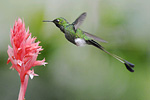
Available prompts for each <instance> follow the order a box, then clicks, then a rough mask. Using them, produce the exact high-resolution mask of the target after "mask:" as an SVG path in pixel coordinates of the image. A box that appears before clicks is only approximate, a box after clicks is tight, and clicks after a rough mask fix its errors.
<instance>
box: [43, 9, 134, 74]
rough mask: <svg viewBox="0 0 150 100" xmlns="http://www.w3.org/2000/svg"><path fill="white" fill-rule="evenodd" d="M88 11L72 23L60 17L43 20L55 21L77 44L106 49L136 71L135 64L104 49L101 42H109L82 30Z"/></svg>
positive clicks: (68, 38) (130, 69)
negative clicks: (81, 26)
mask: <svg viewBox="0 0 150 100" xmlns="http://www.w3.org/2000/svg"><path fill="white" fill-rule="evenodd" d="M86 15H87V14H86V12H84V13H82V14H81V15H80V16H79V17H78V18H77V19H76V20H75V21H74V22H73V23H72V24H69V22H68V21H67V20H66V19H65V18H63V17H59V18H56V19H54V20H52V21H50V20H43V22H52V23H54V24H55V25H56V26H57V27H58V28H59V29H60V30H61V31H62V32H63V33H64V35H65V38H66V39H67V40H68V41H69V42H71V43H73V44H75V45H76V46H85V45H92V46H95V47H97V48H98V49H100V50H102V51H104V52H105V53H107V54H109V55H110V56H112V57H114V58H115V59H117V60H118V61H120V62H121V63H123V64H124V65H125V67H126V68H127V69H128V70H129V71H130V72H134V70H133V68H134V64H132V63H130V62H128V61H127V60H125V59H123V58H121V57H119V56H117V55H115V54H112V53H110V52H108V51H106V50H105V49H104V47H103V46H102V45H100V44H99V43H98V42H97V41H99V42H107V41H105V40H103V39H101V38H99V37H97V36H95V35H92V34H90V33H88V32H85V31H83V30H81V29H80V28H79V27H80V25H81V24H82V23H83V21H84V19H85V18H86Z"/></svg>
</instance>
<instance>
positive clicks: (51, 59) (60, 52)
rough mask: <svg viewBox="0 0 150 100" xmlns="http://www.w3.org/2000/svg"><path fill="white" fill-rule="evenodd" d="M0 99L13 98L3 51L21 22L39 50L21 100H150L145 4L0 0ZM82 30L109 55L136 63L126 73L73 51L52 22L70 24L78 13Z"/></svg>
mask: <svg viewBox="0 0 150 100" xmlns="http://www.w3.org/2000/svg"><path fill="white" fill-rule="evenodd" d="M0 1H1V3H0V100H17V98H18V93H19V89H20V79H19V76H18V73H17V72H16V71H15V70H14V71H13V70H10V69H9V67H10V66H11V64H8V65H7V64H6V62H7V58H8V55H7V48H8V45H10V27H13V24H14V23H15V20H17V18H18V17H20V18H22V19H24V21H25V24H26V28H27V27H28V26H29V29H30V32H31V33H32V36H36V37H37V40H39V41H41V43H40V45H42V46H43V48H44V50H43V51H42V52H41V54H40V55H39V57H38V59H39V60H40V59H43V58H46V62H48V65H46V66H45V67H44V66H37V67H35V68H34V69H35V73H37V74H39V77H34V79H33V80H31V79H29V83H28V88H27V91H26V96H25V97H26V100H150V61H149V60H150V46H149V43H150V39H149V38H150V12H149V11H150V0H24V1H23V0H0ZM83 12H87V18H86V20H85V21H84V23H83V25H82V26H81V29H83V30H85V31H87V32H89V33H92V34H95V35H97V36H99V37H102V38H103V39H105V40H107V41H108V42H109V43H101V45H102V46H104V47H105V48H106V49H107V50H108V51H110V52H111V53H115V54H117V55H119V56H121V57H123V58H125V59H126V60H128V61H130V62H132V63H134V64H135V68H134V69H135V72H134V73H130V72H129V71H128V70H126V68H125V67H124V65H123V64H122V63H120V62H118V61H117V60H116V59H114V58H112V57H110V56H109V55H107V54H105V53H104V52H101V51H100V50H98V49H97V48H95V47H92V46H85V47H76V46H75V45H73V44H71V43H69V42H68V41H67V40H66V39H65V37H64V34H63V33H61V32H60V30H59V29H58V28H56V26H55V25H54V24H52V23H43V22H42V20H53V19H55V18H57V17H64V18H66V19H67V20H68V21H69V22H70V23H72V22H73V21H74V20H75V19H76V18H77V17H78V16H79V15H80V14H81V13H83Z"/></svg>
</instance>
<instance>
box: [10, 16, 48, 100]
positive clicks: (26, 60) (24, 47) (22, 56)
mask: <svg viewBox="0 0 150 100" xmlns="http://www.w3.org/2000/svg"><path fill="white" fill-rule="evenodd" d="M35 40H36V38H35V37H34V38H31V33H29V28H28V30H27V31H26V29H25V24H24V22H22V20H21V19H20V18H18V21H16V22H15V25H14V27H13V29H11V36H10V41H11V45H12V48H11V47H10V46H9V45H8V50H7V53H8V56H9V58H8V61H7V63H9V62H11V63H12V66H11V67H10V68H12V69H16V70H17V72H18V73H19V76H20V80H21V87H20V93H19V96H18V100H24V97H25V92H26V88H27V84H28V79H29V76H30V77H31V79H33V77H34V76H38V75H37V74H35V73H34V70H33V69H32V70H30V69H31V67H34V66H37V65H45V64H47V63H46V62H45V59H43V60H41V61H39V60H38V61H37V60H36V59H37V56H38V54H39V52H40V51H42V50H43V49H42V46H39V43H40V42H39V41H38V42H35Z"/></svg>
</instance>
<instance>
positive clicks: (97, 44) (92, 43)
mask: <svg viewBox="0 0 150 100" xmlns="http://www.w3.org/2000/svg"><path fill="white" fill-rule="evenodd" d="M87 43H88V44H90V45H93V46H95V47H97V48H99V49H101V50H102V51H104V52H105V53H107V54H109V55H111V56H112V57H114V58H115V59H117V60H118V61H120V62H121V63H123V64H124V65H125V66H126V68H127V69H128V70H129V71H130V72H134V70H133V68H134V64H132V63H130V62H128V61H126V60H125V59H123V58H121V57H119V56H117V55H115V54H111V53H110V52H108V51H106V50H105V49H104V47H102V46H101V45H100V44H99V43H97V42H96V41H94V40H88V41H87Z"/></svg>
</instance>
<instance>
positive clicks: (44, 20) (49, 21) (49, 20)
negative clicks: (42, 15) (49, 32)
mask: <svg viewBox="0 0 150 100" xmlns="http://www.w3.org/2000/svg"><path fill="white" fill-rule="evenodd" d="M43 22H53V21H50V20H43Z"/></svg>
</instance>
